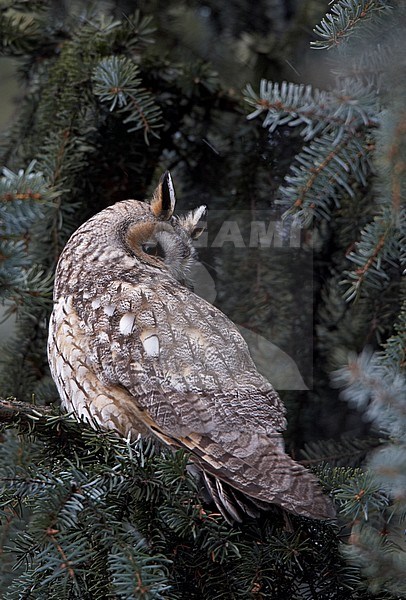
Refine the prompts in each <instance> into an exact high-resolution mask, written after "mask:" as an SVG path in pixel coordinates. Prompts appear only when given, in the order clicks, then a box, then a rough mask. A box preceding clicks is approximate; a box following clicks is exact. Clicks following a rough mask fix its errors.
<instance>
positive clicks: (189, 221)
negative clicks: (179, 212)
mask: <svg viewBox="0 0 406 600" xmlns="http://www.w3.org/2000/svg"><path fill="white" fill-rule="evenodd" d="M206 214H207V206H199V207H198V208H195V209H194V210H191V211H190V212H188V213H187V214H186V215H185V216H183V217H180V218H179V222H180V224H181V225H182V227H183V229H186V231H187V232H188V234H189V235H190V237H191V238H192V240H197V238H198V237H200V236H201V235H202V233H203V231H204V230H205V228H206V224H205V223H200V221H201V220H202V219H204V217H205V216H206Z"/></svg>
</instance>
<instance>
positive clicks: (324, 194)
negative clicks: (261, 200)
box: [275, 132, 370, 226]
mask: <svg viewBox="0 0 406 600" xmlns="http://www.w3.org/2000/svg"><path fill="white" fill-rule="evenodd" d="M359 138H361V139H359ZM334 142H335V134H333V133H330V132H324V133H322V134H321V135H320V136H319V137H317V138H316V139H314V140H313V141H311V142H310V143H309V145H307V146H305V147H304V148H303V150H302V152H300V153H299V154H297V155H296V157H295V161H294V163H293V164H292V166H291V167H290V172H289V173H288V174H287V175H286V176H285V180H284V184H282V186H281V187H280V188H279V190H278V195H277V198H276V200H275V202H276V203H279V204H282V205H285V206H286V205H287V204H290V205H291V207H290V208H289V209H288V210H287V211H286V213H285V215H286V216H288V215H290V214H293V215H295V217H296V218H298V219H300V221H301V222H302V223H303V225H305V226H306V225H309V224H310V223H311V222H312V220H313V219H314V218H325V219H329V218H330V212H331V205H334V206H335V207H340V205H341V198H342V195H343V193H345V194H348V195H349V196H351V197H354V196H355V193H354V191H353V184H354V182H357V183H359V184H360V185H361V186H366V180H367V176H368V171H369V169H370V163H369V156H368V154H369V146H368V145H366V144H363V143H362V142H363V140H362V137H361V136H360V135H359V134H353V133H348V134H345V135H344V136H343V137H342V138H341V140H340V142H338V143H334ZM293 200H294V202H293V204H292V201H293Z"/></svg>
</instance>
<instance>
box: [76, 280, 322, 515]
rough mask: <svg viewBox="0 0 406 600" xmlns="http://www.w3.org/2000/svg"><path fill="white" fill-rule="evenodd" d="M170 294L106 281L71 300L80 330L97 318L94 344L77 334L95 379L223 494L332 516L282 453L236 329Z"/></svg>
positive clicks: (312, 484) (274, 398) (279, 426)
mask: <svg viewBox="0 0 406 600" xmlns="http://www.w3.org/2000/svg"><path fill="white" fill-rule="evenodd" d="M175 286H176V282H174V280H173V279H171V280H170V281H166V280H165V278H159V280H157V282H154V286H151V284H150V283H149V284H148V286H145V287H144V286H143V285H142V284H138V285H135V284H134V283H132V282H127V283H123V282H122V281H121V282H111V283H110V284H109V286H108V287H107V289H105V290H104V291H103V292H102V293H101V294H99V295H98V296H97V298H93V299H92V298H90V299H88V300H87V301H77V302H76V308H77V310H78V312H79V317H80V318H81V320H82V321H83V323H84V327H85V329H86V322H87V319H88V317H89V315H90V311H97V312H98V313H99V314H97V315H96V317H97V323H98V329H97V336H95V335H94V334H95V332H94V331H92V335H89V336H86V338H87V340H88V344H89V348H88V359H89V362H90V365H91V367H92V369H93V370H94V372H95V373H96V374H97V375H98V376H99V377H100V378H101V380H102V381H103V383H104V384H105V385H111V386H117V385H118V386H120V387H123V388H125V389H126V390H127V391H128V392H129V394H131V396H132V398H133V399H134V402H135V403H136V404H137V405H138V407H139V408H140V409H141V410H143V411H145V421H148V425H149V428H150V430H151V431H153V433H155V435H156V436H157V437H158V438H161V439H163V440H164V441H165V442H166V443H172V445H179V446H183V447H185V448H187V449H188V450H189V451H190V452H191V453H192V455H193V456H194V462H195V463H197V464H198V465H199V466H200V467H201V468H202V469H203V470H205V471H206V472H208V473H211V474H212V475H214V476H215V477H216V478H219V479H220V480H222V481H223V482H225V483H226V484H229V485H230V486H231V487H232V488H234V489H237V490H240V491H241V492H243V493H244V494H247V495H248V496H251V497H253V498H256V499H258V500H259V501H264V502H271V503H276V504H279V505H281V506H282V507H284V508H286V509H287V510H290V511H292V512H295V513H297V514H301V515H304V516H309V517H313V518H329V517H332V516H333V512H332V508H331V505H330V502H329V501H328V499H327V498H326V497H325V496H323V494H322V493H321V490H320V488H319V486H318V485H317V482H316V478H315V477H314V476H313V475H312V474H311V473H310V472H308V471H307V470H306V469H304V467H302V466H301V465H299V464H298V463H296V462H295V461H293V460H292V459H291V458H290V457H289V456H288V455H287V454H285V452H284V444H283V439H282V436H281V434H280V431H281V430H283V429H284V427H285V417H284V407H283V405H282V403H281V401H280V399H279V396H278V394H277V393H276V392H275V390H274V389H273V388H272V386H271V384H270V383H269V382H268V381H267V380H265V379H264V378H263V377H262V376H261V375H260V374H259V373H258V372H257V370H256V368H255V366H254V364H253V362H252V359H251V357H250V354H249V351H248V347H247V345H246V343H245V341H244V340H243V338H242V337H241V335H240V333H239V332H238V330H237V329H236V327H235V326H234V325H233V323H232V322H231V321H229V320H228V319H227V317H226V316H225V315H223V313H221V312H220V311H219V310H217V309H216V308H214V307H213V306H212V305H210V304H208V303H207V302H205V301H204V300H202V299H199V301H198V302H196V296H195V295H194V294H193V293H192V292H190V291H189V290H188V289H186V288H185V287H183V286H180V285H179V286H178V289H177V290H174V287H175ZM90 321H91V322H94V315H93V318H92V319H91V320H90ZM112 331H114V336H112V335H111V332H112ZM145 421H144V423H145ZM270 482H272V484H270Z"/></svg>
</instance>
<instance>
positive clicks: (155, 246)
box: [122, 171, 207, 283]
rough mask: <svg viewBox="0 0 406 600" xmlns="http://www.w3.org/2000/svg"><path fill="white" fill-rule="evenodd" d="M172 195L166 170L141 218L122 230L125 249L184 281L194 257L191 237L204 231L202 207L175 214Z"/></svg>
mask: <svg viewBox="0 0 406 600" xmlns="http://www.w3.org/2000/svg"><path fill="white" fill-rule="evenodd" d="M175 204H176V196H175V190H174V186H173V182H172V178H171V175H170V173H169V171H166V172H165V173H164V174H163V175H162V177H161V179H160V181H159V184H158V186H157V188H156V189H155V191H154V194H153V196H152V199H151V201H150V202H149V204H146V203H143V208H144V209H145V212H144V214H143V215H142V217H141V218H139V219H137V220H135V221H134V222H130V223H129V224H128V227H126V228H124V230H122V239H123V242H124V245H125V247H126V249H127V250H128V252H129V253H130V254H132V255H135V257H137V258H139V259H141V260H142V262H143V263H147V264H149V265H151V266H153V267H157V268H160V269H162V268H164V269H166V270H168V271H169V272H170V273H171V274H172V275H173V277H175V278H176V279H177V280H178V281H181V282H182V283H185V282H186V281H187V279H188V272H189V270H190V268H191V266H192V264H193V262H194V260H195V257H196V251H195V249H194V247H193V240H196V239H197V238H198V237H199V236H200V235H201V234H202V232H203V231H204V226H201V225H200V221H201V220H202V219H203V218H204V216H205V214H206V210H207V209H206V207H205V206H199V207H198V208H196V209H194V210H192V211H189V212H188V213H186V214H185V215H182V216H175V215H174V211H175Z"/></svg>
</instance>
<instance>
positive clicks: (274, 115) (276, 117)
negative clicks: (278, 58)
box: [245, 79, 377, 145]
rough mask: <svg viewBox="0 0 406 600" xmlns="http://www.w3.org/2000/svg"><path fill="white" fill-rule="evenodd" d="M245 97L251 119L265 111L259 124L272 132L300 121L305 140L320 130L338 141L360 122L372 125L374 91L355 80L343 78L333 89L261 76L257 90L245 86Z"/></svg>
mask: <svg viewBox="0 0 406 600" xmlns="http://www.w3.org/2000/svg"><path fill="white" fill-rule="evenodd" d="M245 100H246V102H247V103H248V104H251V105H252V106H254V107H255V110H254V112H252V113H250V114H249V115H248V116H247V118H248V119H254V118H256V117H258V116H259V115H262V113H264V112H266V115H265V118H264V119H263V127H266V128H267V129H269V131H270V133H272V132H273V131H274V130H275V129H276V128H277V127H280V126H281V125H289V126H290V127H296V126H299V125H301V126H302V129H301V135H302V136H303V138H304V140H305V141H309V140H312V139H314V138H315V137H316V136H317V135H318V134H320V132H323V133H328V132H330V131H333V132H334V140H333V144H334V145H336V144H338V143H339V142H340V140H341V137H342V136H343V135H344V133H345V132H347V133H354V132H355V131H356V130H357V129H359V128H360V127H362V126H370V127H371V126H376V124H377V120H376V95H375V93H374V90H373V89H368V88H365V86H362V85H361V84H359V83H358V82H356V81H351V80H349V79H346V80H343V81H342V82H341V85H340V87H339V88H337V89H336V90H335V91H334V92H326V91H322V90H319V89H317V88H314V89H313V88H312V86H311V85H304V84H296V83H287V82H286V81H284V82H283V83H281V84H279V83H275V82H272V81H266V80H265V79H262V80H261V83H260V90H259V94H257V93H256V92H255V91H254V90H253V88H252V86H251V85H248V86H247V88H246V90H245Z"/></svg>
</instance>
